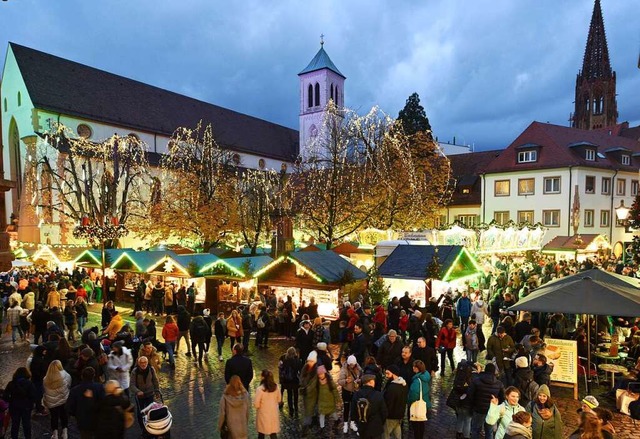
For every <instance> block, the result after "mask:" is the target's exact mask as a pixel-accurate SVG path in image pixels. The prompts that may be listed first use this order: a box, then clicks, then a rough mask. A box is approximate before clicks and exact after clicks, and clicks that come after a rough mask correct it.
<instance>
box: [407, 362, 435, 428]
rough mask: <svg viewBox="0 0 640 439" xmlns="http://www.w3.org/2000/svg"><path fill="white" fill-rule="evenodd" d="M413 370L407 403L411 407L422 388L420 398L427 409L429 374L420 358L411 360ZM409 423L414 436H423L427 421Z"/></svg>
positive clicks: (429, 406)
mask: <svg viewBox="0 0 640 439" xmlns="http://www.w3.org/2000/svg"><path fill="white" fill-rule="evenodd" d="M413 371H414V373H415V375H414V376H413V379H412V380H411V386H410V387H409V395H408V399H407V403H408V405H409V407H411V404H413V403H414V402H416V401H417V400H419V399H420V393H421V390H422V400H423V401H424V402H425V403H426V404H427V410H429V409H431V387H430V384H431V375H429V372H427V367H426V366H425V365H424V363H423V362H422V361H420V360H415V361H414V362H413ZM410 424H411V427H412V429H413V436H414V437H416V438H422V437H424V431H425V428H426V424H427V421H411V422H410Z"/></svg>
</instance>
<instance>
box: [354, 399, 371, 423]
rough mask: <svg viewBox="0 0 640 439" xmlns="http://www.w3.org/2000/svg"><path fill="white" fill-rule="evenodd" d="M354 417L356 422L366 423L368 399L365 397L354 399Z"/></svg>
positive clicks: (367, 418)
mask: <svg viewBox="0 0 640 439" xmlns="http://www.w3.org/2000/svg"><path fill="white" fill-rule="evenodd" d="M356 417H357V420H358V422H360V423H363V424H364V423H366V422H367V421H368V420H369V400H368V399H367V398H365V397H361V398H358V401H356Z"/></svg>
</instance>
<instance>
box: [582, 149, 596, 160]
mask: <svg viewBox="0 0 640 439" xmlns="http://www.w3.org/2000/svg"><path fill="white" fill-rule="evenodd" d="M584 158H585V160H587V161H590V162H595V161H596V150H595V149H590V148H589V149H585V150H584Z"/></svg>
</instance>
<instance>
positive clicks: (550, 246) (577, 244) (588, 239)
mask: <svg viewBox="0 0 640 439" xmlns="http://www.w3.org/2000/svg"><path fill="white" fill-rule="evenodd" d="M578 236H579V237H580V240H578ZM594 241H595V243H596V244H599V243H602V245H603V246H604V248H611V245H610V244H609V242H608V240H607V237H606V235H599V234H597V233H596V234H583V235H573V236H556V237H555V238H553V239H552V240H551V241H549V242H548V243H547V244H546V245H545V246H544V247H542V251H543V252H549V251H563V252H568V251H576V250H586V249H587V248H588V247H589V246H590V245H591V244H592V243H594ZM596 251H597V249H596Z"/></svg>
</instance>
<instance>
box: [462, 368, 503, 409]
mask: <svg viewBox="0 0 640 439" xmlns="http://www.w3.org/2000/svg"><path fill="white" fill-rule="evenodd" d="M492 396H496V397H497V398H498V399H499V400H501V401H502V400H503V399H504V385H503V384H502V382H501V381H500V380H498V378H496V376H495V375H494V374H489V373H486V372H483V373H481V374H479V375H478V376H477V377H476V378H474V379H473V380H472V381H471V385H470V386H469V390H468V391H467V398H469V401H471V405H472V407H473V411H474V412H476V413H482V414H486V413H487V412H488V411H489V405H490V404H491V397H492Z"/></svg>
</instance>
